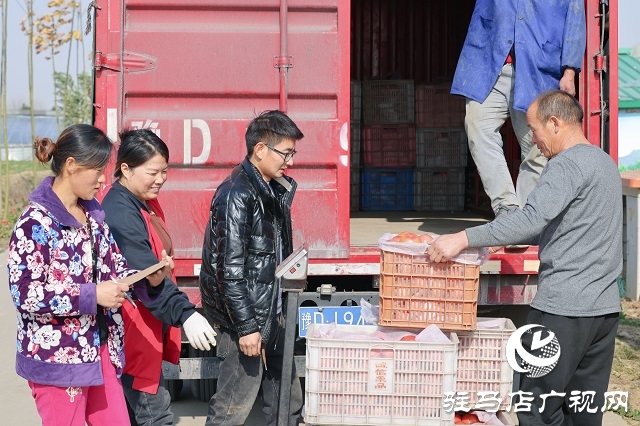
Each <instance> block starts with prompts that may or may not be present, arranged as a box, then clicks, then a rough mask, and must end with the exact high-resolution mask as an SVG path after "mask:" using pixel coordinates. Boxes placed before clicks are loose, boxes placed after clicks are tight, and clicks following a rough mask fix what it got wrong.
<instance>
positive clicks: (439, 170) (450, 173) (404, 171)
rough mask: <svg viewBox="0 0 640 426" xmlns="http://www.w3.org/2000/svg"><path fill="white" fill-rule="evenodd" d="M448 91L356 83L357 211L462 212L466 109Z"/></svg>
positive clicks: (353, 122)
mask: <svg viewBox="0 0 640 426" xmlns="http://www.w3.org/2000/svg"><path fill="white" fill-rule="evenodd" d="M449 90H450V84H432V85H427V84H419V85H414V82H413V81H412V80H372V81H360V82H357V81H353V82H351V160H352V161H351V181H352V182H354V183H355V182H360V186H359V187H358V188H355V187H354V186H353V185H352V186H351V194H352V197H351V210H365V211H390V210H428V211H461V210H464V205H465V198H464V195H465V167H466V164H467V151H468V148H467V138H466V133H465V130H464V115H465V101H464V98H463V97H460V96H454V95H451V94H450V93H449ZM356 175H357V176H356ZM356 200H358V201H359V202H356Z"/></svg>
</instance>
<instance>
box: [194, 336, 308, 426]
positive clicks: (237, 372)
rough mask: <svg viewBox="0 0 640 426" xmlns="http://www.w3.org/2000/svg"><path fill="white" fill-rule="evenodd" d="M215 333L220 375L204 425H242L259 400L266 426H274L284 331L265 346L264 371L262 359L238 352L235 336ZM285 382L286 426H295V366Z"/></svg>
mask: <svg viewBox="0 0 640 426" xmlns="http://www.w3.org/2000/svg"><path fill="white" fill-rule="evenodd" d="M216 331H217V333H218V336H217V337H216V339H218V345H217V348H216V352H217V355H218V358H220V360H221V363H220V374H219V376H218V385H217V389H216V393H215V395H213V397H211V400H210V401H209V409H208V413H207V421H206V423H205V425H206V426H238V425H243V424H244V422H245V420H246V419H247V417H248V416H249V413H250V412H251V409H252V408H253V404H254V402H255V400H256V398H257V397H258V396H262V411H263V413H264V415H265V417H266V420H267V426H275V425H276V423H277V421H278V402H279V395H280V380H281V377H282V351H283V347H284V329H283V330H281V331H280V332H279V333H274V334H275V335H274V336H273V337H272V338H271V341H270V342H269V343H268V344H267V347H266V357H267V370H266V371H265V369H264V365H263V361H262V357H249V356H246V355H244V354H243V353H242V352H240V348H239V347H238V335H237V334H235V333H234V332H231V331H229V330H225V329H217V330H216ZM276 341H277V345H276ZM274 346H275V349H274ZM288 362H293V360H289V361H288ZM289 380H291V406H290V416H289V425H290V426H297V425H298V423H299V422H300V421H301V417H300V412H301V410H302V387H301V386H300V380H299V379H298V375H297V374H296V369H295V363H294V366H293V374H292V377H290V378H289Z"/></svg>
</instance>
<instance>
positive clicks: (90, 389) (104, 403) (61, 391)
mask: <svg viewBox="0 0 640 426" xmlns="http://www.w3.org/2000/svg"><path fill="white" fill-rule="evenodd" d="M100 358H101V362H102V375H103V376H104V385H101V386H83V387H69V388H62V387H58V386H49V385H40V384H37V383H33V382H31V381H29V387H30V388H31V395H32V396H33V398H34V399H35V401H36V408H37V409H38V414H40V417H41V418H42V426H85V422H86V424H88V425H89V426H111V425H129V424H130V423H129V414H128V413H127V404H126V402H125V399H124V393H123V391H122V384H121V383H120V379H118V378H117V377H116V369H115V366H114V365H113V364H112V363H111V361H110V360H109V350H108V349H107V345H106V344H105V345H102V346H101V347H100Z"/></svg>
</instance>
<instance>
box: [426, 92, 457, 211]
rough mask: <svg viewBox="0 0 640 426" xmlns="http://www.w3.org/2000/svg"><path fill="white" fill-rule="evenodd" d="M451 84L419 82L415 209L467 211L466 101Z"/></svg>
mask: <svg viewBox="0 0 640 426" xmlns="http://www.w3.org/2000/svg"><path fill="white" fill-rule="evenodd" d="M450 89H451V84H450V83H442V84H418V85H416V95H415V103H416V106H415V110H416V120H415V123H416V151H417V154H416V161H417V164H416V170H415V174H414V188H415V189H414V208H415V210H435V211H461V210H464V191H465V167H466V165H467V136H466V133H465V130H464V115H465V101H464V98H463V97H461V96H455V95H452V94H450V93H449V91H450Z"/></svg>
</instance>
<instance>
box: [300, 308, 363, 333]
mask: <svg viewBox="0 0 640 426" xmlns="http://www.w3.org/2000/svg"><path fill="white" fill-rule="evenodd" d="M332 322H335V323H336V324H346V325H372V324H365V322H364V319H363V318H362V316H361V315H360V306H324V307H320V306H314V307H301V308H298V335H299V336H300V337H305V336H306V335H307V329H308V328H309V325H311V324H330V323H332Z"/></svg>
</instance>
